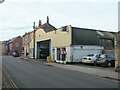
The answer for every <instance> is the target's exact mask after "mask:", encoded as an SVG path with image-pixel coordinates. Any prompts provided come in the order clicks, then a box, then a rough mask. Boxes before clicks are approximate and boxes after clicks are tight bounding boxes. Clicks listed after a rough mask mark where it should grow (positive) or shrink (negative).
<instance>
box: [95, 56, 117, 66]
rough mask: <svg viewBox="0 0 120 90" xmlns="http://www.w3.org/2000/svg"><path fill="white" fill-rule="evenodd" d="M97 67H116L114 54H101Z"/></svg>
mask: <svg viewBox="0 0 120 90" xmlns="http://www.w3.org/2000/svg"><path fill="white" fill-rule="evenodd" d="M96 65H106V66H108V67H111V66H115V55H114V54H101V55H99V57H98V59H97V60H96Z"/></svg>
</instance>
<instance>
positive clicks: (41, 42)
mask: <svg viewBox="0 0 120 90" xmlns="http://www.w3.org/2000/svg"><path fill="white" fill-rule="evenodd" d="M110 37H111V38H110ZM113 38H114V34H113V32H105V31H104V32H103V31H100V30H93V29H86V28H77V27H72V26H71V25H67V26H63V27H61V28H58V29H56V28H55V27H54V26H52V25H51V24H50V23H49V18H48V17H47V22H46V23H45V24H43V25H41V26H39V28H37V30H36V32H35V58H36V59H46V58H47V56H50V57H51V60H52V61H57V62H80V60H81V58H82V57H83V56H84V55H87V54H92V53H103V50H104V48H105V50H109V49H111V50H114V49H113V41H112V40H113Z"/></svg>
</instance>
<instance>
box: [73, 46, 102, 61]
mask: <svg viewBox="0 0 120 90" xmlns="http://www.w3.org/2000/svg"><path fill="white" fill-rule="evenodd" d="M102 50H103V48H102V47H101V46H93V45H74V46H71V51H72V54H71V57H72V58H73V62H81V59H82V57H83V56H86V55H88V54H100V53H102Z"/></svg>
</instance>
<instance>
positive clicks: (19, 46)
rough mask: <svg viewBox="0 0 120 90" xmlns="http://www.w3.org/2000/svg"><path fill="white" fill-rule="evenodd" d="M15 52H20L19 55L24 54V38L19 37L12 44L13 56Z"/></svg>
mask: <svg viewBox="0 0 120 90" xmlns="http://www.w3.org/2000/svg"><path fill="white" fill-rule="evenodd" d="M14 50H19V54H21V53H22V37H20V36H19V37H17V38H16V39H15V40H14V41H13V42H12V51H11V54H12V53H13V52H14Z"/></svg>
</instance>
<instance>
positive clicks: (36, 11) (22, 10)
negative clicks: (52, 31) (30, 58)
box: [0, 0, 118, 41]
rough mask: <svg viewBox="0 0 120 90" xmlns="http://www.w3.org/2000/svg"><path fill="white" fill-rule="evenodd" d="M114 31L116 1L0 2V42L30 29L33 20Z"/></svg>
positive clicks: (50, 0) (116, 11)
mask: <svg viewBox="0 0 120 90" xmlns="http://www.w3.org/2000/svg"><path fill="white" fill-rule="evenodd" d="M47 16H49V22H50V24H52V25H53V26H55V27H56V28H60V27H62V26H65V25H72V26H73V27H80V28H89V29H96V30H103V31H114V32H117V31H118V0H5V2H4V3H2V4H0V41H3V40H8V39H11V38H13V37H16V36H18V35H21V36H22V35H23V34H24V33H25V32H29V31H32V30H33V28H32V26H33V22H36V26H37V25H38V21H39V20H41V21H42V24H44V23H46V18H47Z"/></svg>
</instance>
